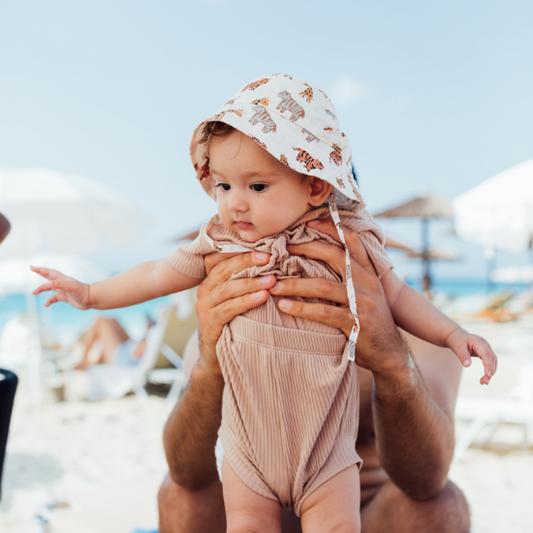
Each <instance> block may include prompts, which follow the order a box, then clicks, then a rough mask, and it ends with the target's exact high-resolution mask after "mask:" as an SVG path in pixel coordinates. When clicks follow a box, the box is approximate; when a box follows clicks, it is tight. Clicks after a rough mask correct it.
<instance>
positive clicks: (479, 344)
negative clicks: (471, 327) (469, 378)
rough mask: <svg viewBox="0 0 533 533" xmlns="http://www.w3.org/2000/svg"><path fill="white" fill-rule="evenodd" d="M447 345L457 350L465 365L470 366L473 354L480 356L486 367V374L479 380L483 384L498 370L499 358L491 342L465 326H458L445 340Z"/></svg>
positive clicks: (456, 353) (487, 382)
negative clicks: (464, 327) (465, 328)
mask: <svg viewBox="0 0 533 533" xmlns="http://www.w3.org/2000/svg"><path fill="white" fill-rule="evenodd" d="M445 345H446V346H447V347H448V348H450V349H452V350H453V351H454V352H455V355H457V357H459V359H460V360H461V363H462V364H463V366H470V365H471V363H472V359H471V356H474V357H479V358H480V359H481V361H482V362H483V367H484V368H485V375H484V376H483V377H482V378H481V379H480V380H479V382H480V383H481V384H482V385H488V384H489V381H490V378H491V377H492V376H493V375H494V373H495V372H496V368H497V366H498V359H497V357H496V355H495V353H494V352H493V351H492V348H491V347H490V344H489V343H488V342H487V341H486V340H485V339H484V338H483V337H479V336H478V335H472V334H471V333H468V331H465V330H464V329H463V328H457V329H456V330H455V331H454V332H453V333H451V334H450V335H449V336H448V338H447V339H446V341H445Z"/></svg>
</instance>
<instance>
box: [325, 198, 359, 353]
mask: <svg viewBox="0 0 533 533" xmlns="http://www.w3.org/2000/svg"><path fill="white" fill-rule="evenodd" d="M334 191H335V189H333V192H332V193H331V196H330V197H329V199H328V202H329V212H330V213H331V218H332V219H333V222H334V223H335V227H336V228H337V233H338V234H339V237H340V240H341V242H342V244H344V251H345V261H346V292H347V293H348V302H349V304H350V311H351V312H352V315H353V318H354V325H353V327H352V332H351V333H350V339H349V340H348V360H349V361H355V345H356V343H357V337H358V336H359V316H358V315H357V301H356V299H355V290H354V288H353V281H352V266H351V263H350V252H349V251H348V247H347V246H346V240H345V238H344V232H343V231H342V226H341V219H340V217H339V211H338V210H337V202H336V201H335V192H334Z"/></svg>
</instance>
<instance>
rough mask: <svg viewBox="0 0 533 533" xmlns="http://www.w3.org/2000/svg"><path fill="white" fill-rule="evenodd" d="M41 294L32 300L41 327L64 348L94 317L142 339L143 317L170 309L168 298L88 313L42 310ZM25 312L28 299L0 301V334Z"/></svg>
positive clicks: (61, 306) (60, 307)
mask: <svg viewBox="0 0 533 533" xmlns="http://www.w3.org/2000/svg"><path fill="white" fill-rule="evenodd" d="M48 297H49V296H46V295H44V294H41V295H39V296H36V297H34V298H35V299H36V308H37V312H38V314H39V319H40V322H41V324H43V325H44V326H45V327H46V328H47V330H49V331H50V332H51V333H52V334H53V336H54V337H55V338H56V339H57V340H58V341H59V342H60V343H63V344H71V343H72V342H74V341H75V340H76V339H77V338H78V337H79V336H80V335H81V333H83V332H84V331H85V330H86V329H87V328H88V327H89V326H90V325H91V324H92V323H93V321H94V319H95V318H96V317H97V316H101V315H103V316H108V317H113V318H116V319H117V320H118V321H119V322H120V323H121V324H122V326H123V327H124V329H125V330H126V331H127V332H128V333H129V335H130V336H131V337H132V338H141V337H142V336H143V334H144V332H145V331H146V316H147V315H148V316H150V318H152V319H155V318H156V317H157V315H158V312H159V310H160V309H161V308H163V307H166V306H168V305H169V297H164V298H158V299H156V300H151V301H149V302H145V303H143V304H139V305H134V306H131V307H125V308H123V309H113V310H107V311H99V310H97V309H88V310H87V311H81V310H80V309H75V308H74V307H72V306H71V305H69V304H66V303H64V302H57V303H55V304H52V305H51V306H50V307H44V303H45V302H46V300H47V298H48ZM26 311H27V297H26V296H25V295H23V294H12V295H9V296H4V297H0V332H1V330H2V328H3V326H4V325H5V324H6V322H7V321H8V320H9V318H10V317H12V316H15V315H17V314H23V313H25V312H26Z"/></svg>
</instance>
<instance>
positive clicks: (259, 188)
mask: <svg viewBox="0 0 533 533" xmlns="http://www.w3.org/2000/svg"><path fill="white" fill-rule="evenodd" d="M267 187H268V185H267V184H266V183H253V184H252V185H250V189H252V191H255V192H263V191H265V190H266V188H267Z"/></svg>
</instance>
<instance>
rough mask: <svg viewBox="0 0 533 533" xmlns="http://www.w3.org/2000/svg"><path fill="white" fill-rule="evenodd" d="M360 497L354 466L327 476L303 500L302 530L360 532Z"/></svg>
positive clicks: (357, 469)
mask: <svg viewBox="0 0 533 533" xmlns="http://www.w3.org/2000/svg"><path fill="white" fill-rule="evenodd" d="M360 499H361V486H360V482H359V467H358V465H353V466H350V467H348V468H346V469H345V470H343V471H342V472H339V473H338V474H337V475H335V476H333V477H332V478H331V479H328V481H326V482H325V483H323V484H322V485H320V487H318V489H316V490H315V491H313V492H312V493H311V494H310V495H309V496H308V497H307V498H306V499H305V500H304V501H303V503H302V507H301V514H302V530H303V532H304V533H315V532H316V533H323V532H324V531H338V532H339V533H340V532H342V533H360V531H361V515H360V511H359V505H360Z"/></svg>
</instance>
